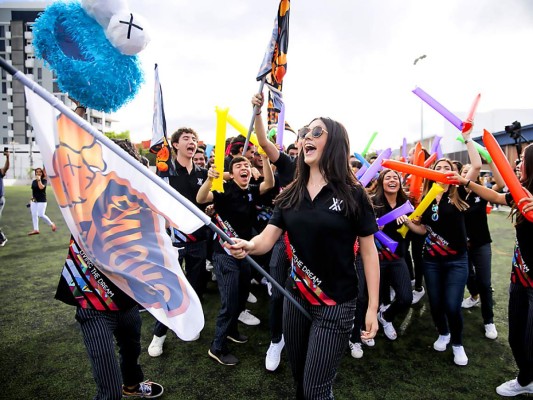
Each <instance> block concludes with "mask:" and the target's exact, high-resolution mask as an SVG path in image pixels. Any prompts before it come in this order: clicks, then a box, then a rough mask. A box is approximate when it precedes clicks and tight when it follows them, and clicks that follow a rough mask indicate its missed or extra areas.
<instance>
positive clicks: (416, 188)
mask: <svg viewBox="0 0 533 400" xmlns="http://www.w3.org/2000/svg"><path fill="white" fill-rule="evenodd" d="M425 158H426V154H425V153H424V151H423V150H422V144H421V143H420V142H418V143H417V144H416V147H415V160H414V166H418V167H423V166H424V160H425ZM422 179H423V178H422V177H421V176H418V175H414V177H413V178H412V179H411V184H410V185H409V197H411V198H412V199H414V200H415V203H418V200H419V199H420V195H421V193H422Z"/></svg>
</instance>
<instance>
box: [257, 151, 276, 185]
mask: <svg viewBox="0 0 533 400" xmlns="http://www.w3.org/2000/svg"><path fill="white" fill-rule="evenodd" d="M261 159H262V160H263V177H264V178H265V179H264V180H263V182H261V184H260V185H259V193H261V194H265V193H266V192H268V191H269V190H270V189H272V188H273V187H274V173H273V172H272V166H271V165H270V161H268V158H267V156H266V155H264V154H261Z"/></svg>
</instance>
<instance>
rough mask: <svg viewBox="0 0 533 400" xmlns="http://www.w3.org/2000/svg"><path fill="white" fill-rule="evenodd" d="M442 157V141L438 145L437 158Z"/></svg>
mask: <svg viewBox="0 0 533 400" xmlns="http://www.w3.org/2000/svg"><path fill="white" fill-rule="evenodd" d="M442 157H443V154H442V148H441V147H440V143H439V145H438V146H437V160H440V159H441V158H442Z"/></svg>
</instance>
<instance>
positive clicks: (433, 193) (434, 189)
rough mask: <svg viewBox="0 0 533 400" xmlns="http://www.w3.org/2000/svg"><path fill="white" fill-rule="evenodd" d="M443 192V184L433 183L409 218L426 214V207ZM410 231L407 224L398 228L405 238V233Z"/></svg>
mask: <svg viewBox="0 0 533 400" xmlns="http://www.w3.org/2000/svg"><path fill="white" fill-rule="evenodd" d="M442 192H444V188H443V187H442V186H441V185H438V184H436V183H433V185H432V186H431V190H430V191H429V192H428V193H427V194H426V195H425V196H424V198H423V199H422V201H421V202H420V204H419V205H418V207H417V208H416V209H415V211H413V213H412V214H411V215H409V219H410V220H411V221H412V220H413V219H415V218H418V217H420V216H421V215H422V214H424V211H426V208H428V207H429V205H430V204H431V202H432V201H433V200H435V197H437V195H438V194H439V193H442ZM408 231H409V228H408V227H407V226H405V225H404V226H402V227H401V228H400V229H398V232H399V233H400V234H401V235H402V237H403V238H405V235H407V232H408Z"/></svg>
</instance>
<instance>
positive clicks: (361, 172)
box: [355, 165, 368, 179]
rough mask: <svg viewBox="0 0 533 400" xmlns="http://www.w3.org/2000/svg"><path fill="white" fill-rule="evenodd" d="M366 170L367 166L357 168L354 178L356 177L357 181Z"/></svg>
mask: <svg viewBox="0 0 533 400" xmlns="http://www.w3.org/2000/svg"><path fill="white" fill-rule="evenodd" d="M367 169H368V168H367V166H366V165H363V166H362V167H361V168H359V171H357V172H356V173H355V177H356V178H357V179H360V178H361V177H362V176H363V175H364V174H365V172H366V170H367Z"/></svg>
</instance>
